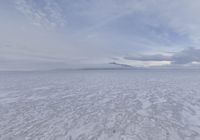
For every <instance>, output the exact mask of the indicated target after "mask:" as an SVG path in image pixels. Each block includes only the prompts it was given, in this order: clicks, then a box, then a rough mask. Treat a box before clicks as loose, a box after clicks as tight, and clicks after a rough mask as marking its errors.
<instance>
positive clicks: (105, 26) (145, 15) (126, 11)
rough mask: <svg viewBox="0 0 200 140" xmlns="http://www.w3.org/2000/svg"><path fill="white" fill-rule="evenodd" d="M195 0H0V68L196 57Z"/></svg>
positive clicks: (198, 5)
mask: <svg viewBox="0 0 200 140" xmlns="http://www.w3.org/2000/svg"><path fill="white" fill-rule="evenodd" d="M199 13H200V1H199V0H173V1H172V0H1V1H0V69H23V68H29V67H34V68H40V67H44V66H45V67H46V68H61V67H70V66H72V67H73V66H74V65H76V66H82V65H90V64H104V63H110V62H117V63H123V64H130V65H133V66H154V65H188V66H190V65H192V64H195V65H197V64H199V62H200V18H199V17H200V14H199Z"/></svg>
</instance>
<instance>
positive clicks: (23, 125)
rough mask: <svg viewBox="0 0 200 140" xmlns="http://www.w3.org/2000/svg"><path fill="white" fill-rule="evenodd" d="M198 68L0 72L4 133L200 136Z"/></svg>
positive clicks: (110, 138) (70, 137)
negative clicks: (196, 69)
mask: <svg viewBox="0 0 200 140" xmlns="http://www.w3.org/2000/svg"><path fill="white" fill-rule="evenodd" d="M199 85H200V71H192V70H186V71H183V70H179V71H175V70H160V71H159V70H151V71H150V70H149V71H147V70H137V71H136V70H118V71H117V70H116V71H114V70H110V71H109V70H108V71H103V70H102V71H98V70H94V71H92V70H88V71H83V70H82V71H81V70H80V71H78V70H77V71H57V72H56V71H54V72H1V73H0V139H1V140H200V86H199Z"/></svg>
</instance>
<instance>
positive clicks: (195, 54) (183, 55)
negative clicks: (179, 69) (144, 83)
mask: <svg viewBox="0 0 200 140" xmlns="http://www.w3.org/2000/svg"><path fill="white" fill-rule="evenodd" d="M124 59H126V60H136V61H158V62H159V61H170V62H171V64H172V65H174V64H176V65H184V64H192V63H194V62H195V63H199V62H200V49H197V48H187V49H184V50H182V51H180V52H175V53H173V54H172V55H171V56H169V55H162V54H154V55H137V56H127V57H124Z"/></svg>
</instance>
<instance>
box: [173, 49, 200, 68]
mask: <svg viewBox="0 0 200 140" xmlns="http://www.w3.org/2000/svg"><path fill="white" fill-rule="evenodd" d="M171 61H172V64H190V63H192V62H200V49H196V48H188V49H185V50H183V51H181V52H177V53H175V54H174V55H173V56H172V58H171Z"/></svg>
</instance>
